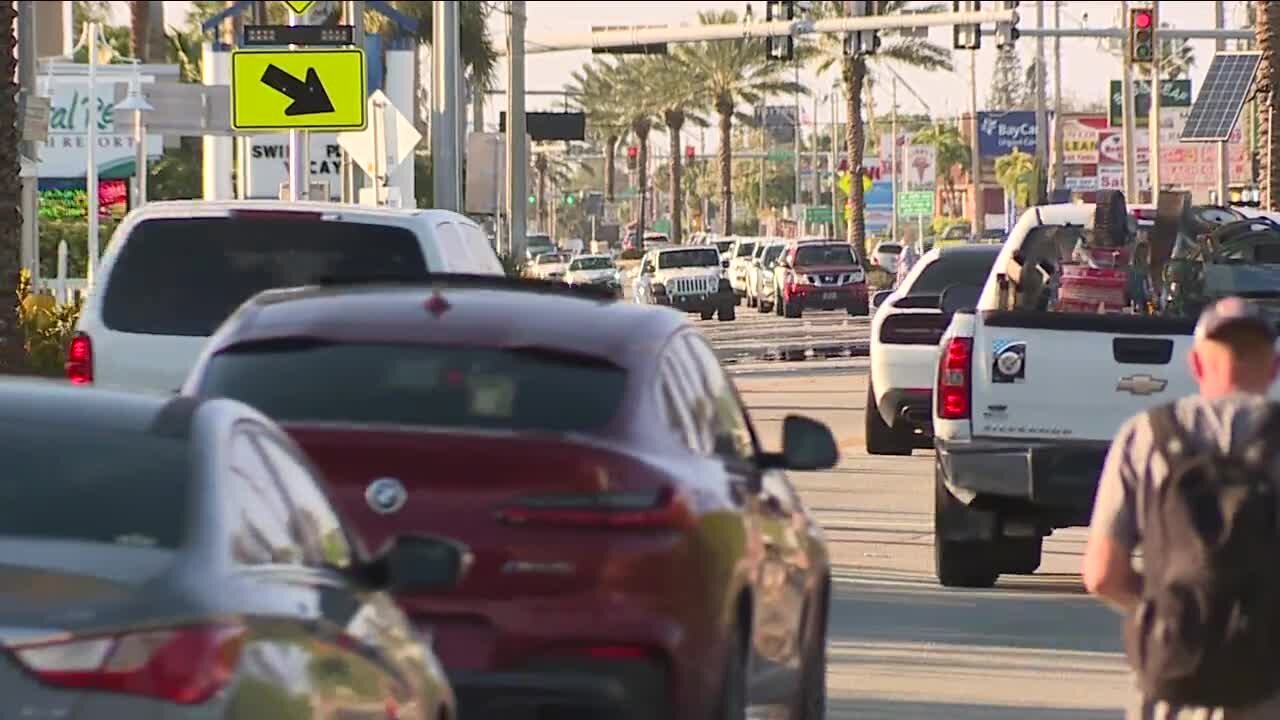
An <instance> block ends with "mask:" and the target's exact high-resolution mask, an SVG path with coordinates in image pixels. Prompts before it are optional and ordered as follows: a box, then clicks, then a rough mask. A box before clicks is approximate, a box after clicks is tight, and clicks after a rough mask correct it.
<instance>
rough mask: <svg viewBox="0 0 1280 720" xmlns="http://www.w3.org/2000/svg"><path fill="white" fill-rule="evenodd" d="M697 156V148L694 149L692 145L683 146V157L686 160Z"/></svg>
mask: <svg viewBox="0 0 1280 720" xmlns="http://www.w3.org/2000/svg"><path fill="white" fill-rule="evenodd" d="M697 155H698V149H697V148H695V147H694V146H692V145H685V146H684V156H685V157H686V158H688V159H690V160H692V159H694V158H695V157H697Z"/></svg>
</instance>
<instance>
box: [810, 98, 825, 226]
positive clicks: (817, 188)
mask: <svg viewBox="0 0 1280 720" xmlns="http://www.w3.org/2000/svg"><path fill="white" fill-rule="evenodd" d="M820 136H821V135H820V133H819V131H818V93H816V92H815V93H814V94H813V133H812V134H811V135H810V136H809V167H810V169H812V170H813V185H812V188H813V195H812V196H811V197H810V198H809V204H810V205H812V206H813V207H817V206H818V196H819V195H821V194H822V176H821V175H819V174H818V138H819V137H820Z"/></svg>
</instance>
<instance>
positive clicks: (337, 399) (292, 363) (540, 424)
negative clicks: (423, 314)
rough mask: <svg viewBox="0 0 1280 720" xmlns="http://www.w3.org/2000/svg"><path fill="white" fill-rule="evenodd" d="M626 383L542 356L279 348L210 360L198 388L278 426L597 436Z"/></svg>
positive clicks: (612, 368) (587, 363)
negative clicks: (260, 414)
mask: <svg viewBox="0 0 1280 720" xmlns="http://www.w3.org/2000/svg"><path fill="white" fill-rule="evenodd" d="M625 382H626V372H625V371H624V370H623V369H621V368H619V367H617V366H616V365H613V364H611V363H609V362H607V361H604V360H601V359H598V358H593V357H584V356H580V355H576V354H565V353H560V352H557V351H549V350H543V349H526V350H499V349H491V348H457V347H436V346H426V345H380V344H379V345H375V344H330V343H315V342H289V341H280V342H270V343H266V344H253V345H245V346H240V347H238V348H232V349H231V350H230V351H227V352H223V353H220V354H218V355H215V356H214V357H213V358H212V359H211V360H210V362H209V365H208V370H207V372H206V374H205V376H204V379H203V381H202V382H201V386H200V391H201V393H202V394H204V395H210V396H225V397H231V398H234V399H236V400H240V401H243V402H245V403H248V404H249V405H252V406H254V407H256V408H258V409H259V410H261V411H262V412H264V413H266V414H267V415H269V416H271V417H272V418H275V419H276V420H278V421H280V422H336V423H357V424H375V425H382V424H389V425H407V426H418V427H446V428H475V429H500V430H526V431H527V430H539V431H550V432H599V431H601V430H602V429H603V428H604V427H605V425H606V424H607V423H609V422H610V421H611V420H612V419H613V417H614V416H615V415H616V414H617V413H618V408H619V407H620V405H621V403H622V395H623V388H624V385H625ZM316 388H324V391H323V392H316Z"/></svg>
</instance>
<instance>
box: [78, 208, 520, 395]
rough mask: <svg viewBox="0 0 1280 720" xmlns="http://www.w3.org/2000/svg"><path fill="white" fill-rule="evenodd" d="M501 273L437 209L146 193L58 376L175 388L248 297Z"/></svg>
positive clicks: (481, 237)
mask: <svg viewBox="0 0 1280 720" xmlns="http://www.w3.org/2000/svg"><path fill="white" fill-rule="evenodd" d="M428 273H462V274H469V275H502V274H504V270H503V267H502V263H501V262H500V261H499V260H498V257H497V255H495V254H494V252H493V248H492V247H490V245H489V242H488V241H487V240H486V239H485V234H484V231H483V230H482V229H481V228H480V226H479V225H477V224H476V223H475V222H473V221H471V220H470V219H468V218H467V217H465V216H463V215H459V214H457V213H454V212H449V211H447V210H420V209H416V208H403V209H402V208H378V207H367V206H362V205H342V204H335V203H313V202H280V201H274V200H232V201H202V200H181V201H173V202H155V203H150V204H148V205H147V206H145V207H143V208H141V209H139V210H136V211H134V212H131V213H129V214H128V215H127V216H126V217H125V218H124V220H123V221H122V222H121V223H120V226H119V227H118V228H117V229H116V232H115V235H114V236H113V238H112V242H111V244H110V246H109V247H108V248H107V251H106V253H105V254H104V255H103V257H102V262H101V264H100V265H99V269H98V273H97V277H96V278H95V280H94V287H93V288H92V290H91V291H90V293H89V296H88V298H87V299H86V301H85V305H84V308H83V310H82V311H81V313H80V320H79V323H78V324H77V326H76V331H77V332H76V335H75V336H74V338H73V339H72V342H71V345H70V348H69V350H68V353H67V355H68V356H67V364H66V374H67V379H69V380H70V381H71V382H72V383H75V384H90V383H92V384H94V385H101V386H105V387H114V388H122V389H127V390H139V391H155V392H164V393H170V392H174V391H176V390H177V389H178V388H179V387H180V386H181V385H182V382H183V380H184V379H185V378H186V375H187V372H188V371H189V370H190V368H191V366H192V365H193V364H194V363H195V360H196V356H197V355H198V354H199V353H200V349H201V347H202V346H203V345H204V342H205V339H206V338H208V337H209V336H210V335H212V334H213V331H214V330H215V329H216V328H217V327H218V326H219V325H220V324H222V321H223V320H225V319H226V318H227V316H228V315H230V314H231V313H232V312H233V311H235V309H236V308H237V307H239V306H240V304H241V303H243V302H244V301H245V300H247V299H249V298H250V297H251V296H253V295H255V294H257V293H259V292H261V291H263V290H267V289H270V288H277V287H295V286H300V285H309V284H316V283H325V282H342V281H370V280H377V279H386V280H388V281H414V280H425V279H426V277H427V275H428Z"/></svg>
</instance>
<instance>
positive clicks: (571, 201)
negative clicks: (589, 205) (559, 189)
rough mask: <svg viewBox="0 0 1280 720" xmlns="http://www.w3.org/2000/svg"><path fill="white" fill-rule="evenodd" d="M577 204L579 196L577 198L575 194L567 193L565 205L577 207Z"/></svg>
mask: <svg viewBox="0 0 1280 720" xmlns="http://www.w3.org/2000/svg"><path fill="white" fill-rule="evenodd" d="M577 203H578V196H577V195H575V194H573V193H565V196H564V204H565V205H576V204H577Z"/></svg>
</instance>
